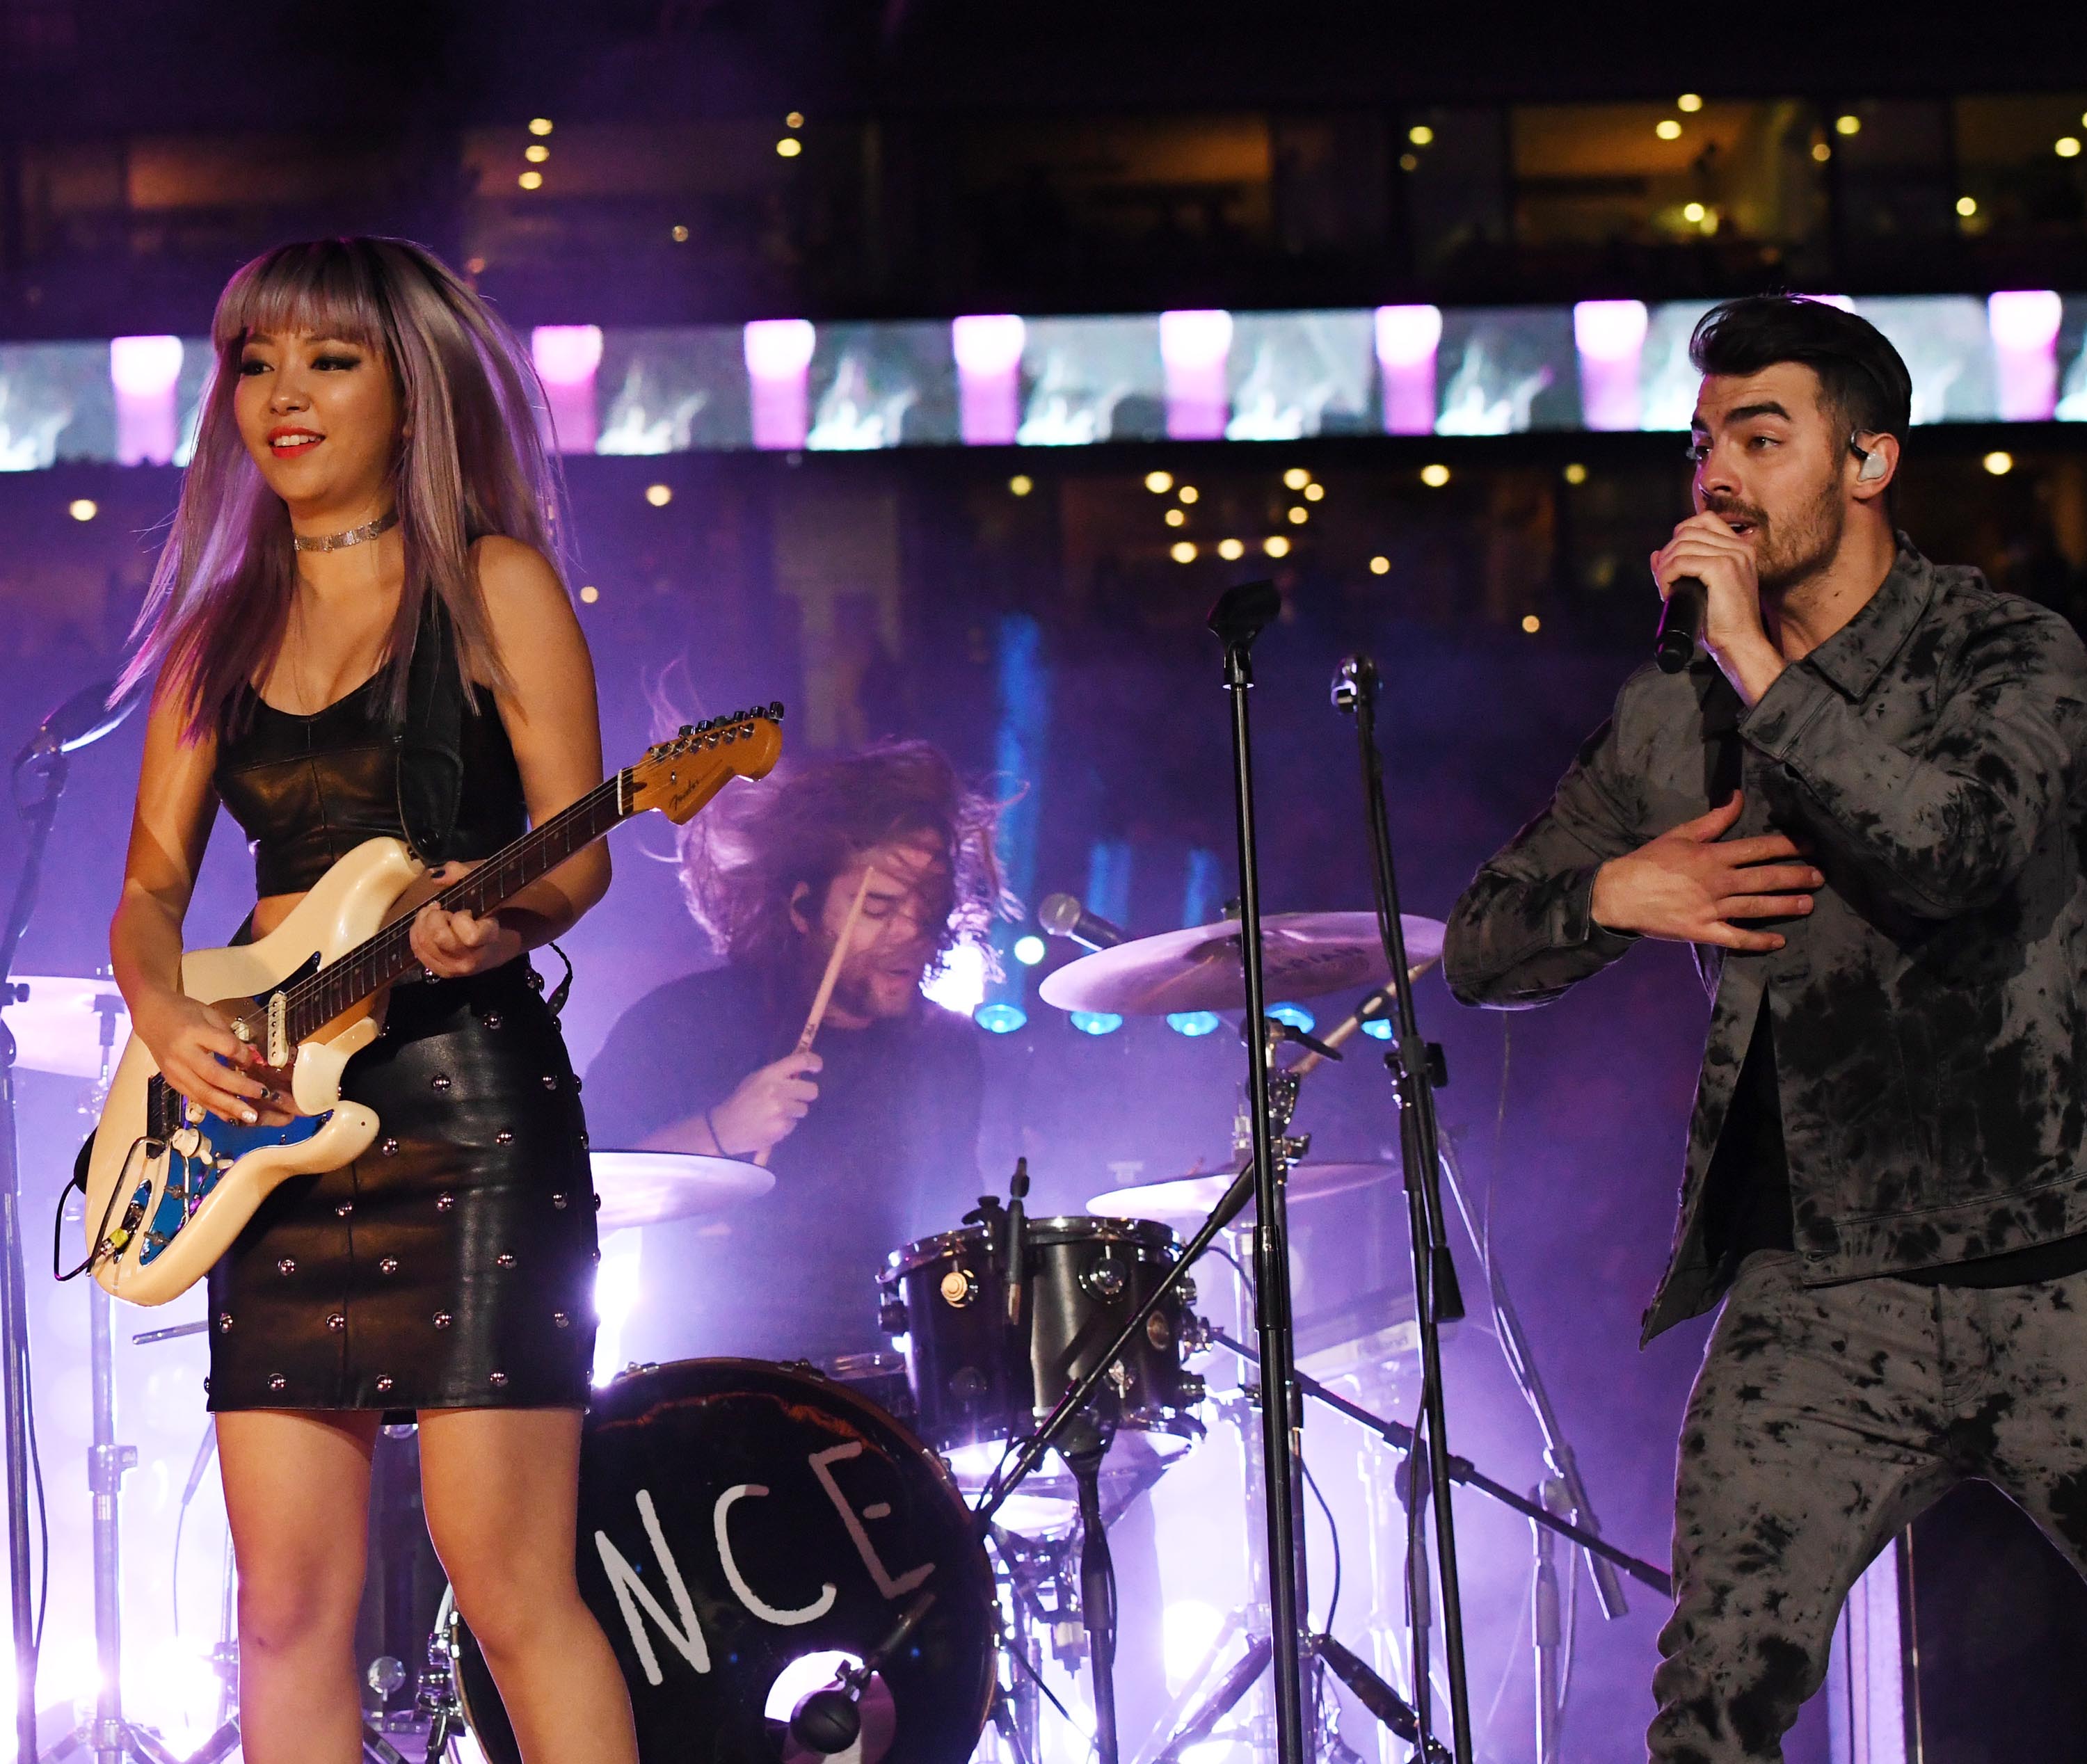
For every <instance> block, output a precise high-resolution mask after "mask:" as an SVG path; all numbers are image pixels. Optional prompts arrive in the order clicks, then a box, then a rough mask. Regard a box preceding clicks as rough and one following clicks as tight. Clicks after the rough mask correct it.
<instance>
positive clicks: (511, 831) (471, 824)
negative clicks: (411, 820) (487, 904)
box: [211, 669, 528, 897]
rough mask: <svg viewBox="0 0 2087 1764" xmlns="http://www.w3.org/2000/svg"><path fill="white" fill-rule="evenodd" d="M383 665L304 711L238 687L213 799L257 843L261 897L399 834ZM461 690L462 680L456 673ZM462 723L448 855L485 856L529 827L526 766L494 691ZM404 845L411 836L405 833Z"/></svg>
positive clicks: (307, 882)
mask: <svg viewBox="0 0 2087 1764" xmlns="http://www.w3.org/2000/svg"><path fill="white" fill-rule="evenodd" d="M384 679H385V671H384V670H382V669H379V670H378V672H377V673H376V674H375V675H373V676H372V677H371V678H370V679H369V680H365V681H364V682H363V684H361V685H360V686H358V687H357V688H356V689H355V690H354V691H353V692H350V693H348V696H347V697H344V698H339V699H336V700H335V701H334V702H333V703H332V704H331V705H327V706H326V709H323V710H321V711H318V712H316V713H315V714H313V715H311V716H309V717H299V716H293V715H292V714H290V713H289V712H288V711H284V710H277V709H275V708H274V707H272V706H271V705H269V703H268V702H267V701H266V700H265V699H263V698H262V697H261V695H260V694H259V693H258V692H255V691H254V689H253V688H251V687H250V686H249V687H245V688H241V694H242V700H243V701H242V702H241V705H239V706H238V707H237V714H236V715H234V716H233V717H232V718H229V719H228V722H229V726H230V730H231V732H229V733H226V734H223V735H220V736H219V738H218V747H217V765H216V770H215V771H214V772H213V773H212V774H211V782H213V783H214V784H215V785H216V789H217V794H218V798H219V800H220V801H221V802H222V803H224V806H225V807H226V808H227V809H228V810H229V811H230V812H231V814H232V818H233V820H236V821H237V822H238V823H239V824H240V826H241V828H242V829H245V833H246V837H248V839H250V841H252V842H253V844H254V888H255V891H256V893H257V894H258V895H259V896H261V897H267V896H268V895H271V894H297V893H302V892H303V891H304V890H305V889H306V888H309V887H311V886H312V884H314V883H315V882H317V881H318V879H319V878H320V877H321V876H324V875H325V874H326V871H327V869H328V868H329V867H331V865H332V864H333V863H335V861H336V860H337V859H340V858H343V857H344V856H346V855H347V854H348V853H349V852H350V851H352V850H354V849H355V848H356V846H359V845H361V843H362V842H363V841H365V839H374V838H376V837H378V836H379V835H380V834H388V835H389V836H390V837H392V838H394V839H405V838H408V835H407V833H406V830H405V824H404V819H403V812H402V809H401V806H400V792H399V786H400V777H399V773H400V767H401V764H402V752H401V748H400V744H399V737H398V735H397V734H396V732H395V731H394V729H393V728H392V726H391V724H390V723H389V722H387V721H386V718H385V717H384V715H383V712H382V704H383V681H384ZM460 688H461V682H459V692H460ZM472 697H474V698H475V699H476V702H477V709H478V714H476V716H474V715H472V714H471V713H470V712H469V711H466V712H465V713H464V714H463V717H462V718H461V719H460V722H459V748H460V757H461V759H462V761H463V778H462V787H461V789H460V790H459V793H458V798H457V812H456V821H455V828H454V829H453V830H452V832H451V833H450V837H449V838H448V840H447V842H446V846H445V849H444V850H442V852H441V853H440V854H438V855H439V856H440V857H442V858H443V859H478V858H489V857H491V856H492V855H493V853H494V852H496V851H497V850H499V849H500V848H501V846H505V845H506V844H508V843H510V842H511V841H513V840H515V839H519V837H521V836H522V834H523V833H524V832H525V831H526V830H527V825H528V810H527V804H526V803H525V801H524V799H523V794H522V773H521V770H520V769H519V767H518V766H517V765H516V764H515V762H514V748H513V747H512V745H510V743H509V741H508V739H507V728H506V724H505V723H503V722H501V720H500V710H499V706H498V705H497V703H496V701H494V698H493V692H492V690H491V688H489V687H484V686H475V687H473V688H472ZM408 842H409V843H410V840H408Z"/></svg>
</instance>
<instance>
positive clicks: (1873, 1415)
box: [1647, 1251, 2087, 1764]
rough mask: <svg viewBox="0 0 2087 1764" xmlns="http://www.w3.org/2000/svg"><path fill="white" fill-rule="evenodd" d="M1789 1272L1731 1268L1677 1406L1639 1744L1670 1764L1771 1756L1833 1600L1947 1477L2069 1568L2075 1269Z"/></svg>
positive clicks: (2085, 1490) (2086, 1469)
mask: <svg viewBox="0 0 2087 1764" xmlns="http://www.w3.org/2000/svg"><path fill="white" fill-rule="evenodd" d="M1802 1266H1803V1264H1802V1263H1801V1261H1800V1260H1799V1258H1798V1257H1797V1256H1795V1255H1790V1254H1786V1253H1783V1252H1779V1251H1761V1252H1760V1253H1757V1254H1756V1255H1752V1256H1749V1257H1748V1259H1747V1261H1746V1263H1745V1264H1744V1266H1743V1268H1741V1269H1740V1271H1739V1279H1738V1280H1737V1281H1736V1282H1735V1285H1734V1286H1733V1288H1732V1290H1731V1294H1730V1295H1729V1297H1727V1298H1726V1301H1725V1309H1724V1313H1723V1314H1722V1316H1721V1317H1719V1319H1718V1324H1717V1328H1716V1330H1715V1332H1714V1333H1713V1334H1712V1336H1711V1338H1710V1344H1709V1349H1708V1350H1707V1351H1706V1352H1705V1355H1704V1357H1703V1369H1702V1371H1701V1373H1700V1374H1698V1375H1697V1378H1696V1388H1695V1391H1694V1392H1693V1394H1692V1395H1691V1397H1690V1398H1689V1402H1688V1417H1687V1420H1686V1421H1685V1422H1684V1425H1683V1428H1682V1433H1681V1447H1680V1455H1679V1464H1678V1467H1677V1469H1676V1472H1675V1502H1674V1505H1675V1515H1674V1568H1675V1608H1674V1615H1673V1617H1672V1618H1671V1620H1670V1621H1668V1623H1667V1626H1666V1628H1665V1629H1663V1630H1661V1632H1660V1636H1659V1647H1660V1653H1661V1655H1662V1662H1661V1664H1660V1667H1659V1668H1658V1672H1655V1673H1654V1677H1653V1690H1654V1695H1655V1697H1656V1698H1658V1704H1659V1712H1658V1715H1657V1716H1656V1717H1655V1719H1654V1721H1653V1724H1652V1727H1651V1730H1650V1732H1649V1734H1648V1735H1647V1742H1648V1745H1649V1747H1650V1754H1651V1756H1652V1757H1653V1758H1655V1759H1659V1760H1665V1761H1668V1764H1741V1761H1742V1760H1744V1761H1747V1764H1760V1761H1762V1760H1780V1759H1781V1758H1782V1736H1783V1734H1784V1733H1785V1732H1787V1731H1788V1729H1789V1728H1790V1724H1792V1723H1793V1722H1794V1721H1795V1719H1797V1712H1798V1709H1799V1705H1800V1704H1802V1703H1803V1702H1804V1701H1805V1699H1806V1698H1808V1697H1809V1696H1811V1695H1812V1693H1813V1692H1814V1691H1816V1689H1818V1688H1819V1686H1820V1684H1821V1683H1823V1682H1824V1681H1825V1675H1826V1660H1827V1649H1828V1646H1829V1643H1830V1641H1831V1639H1832V1635H1833V1626H1834V1622H1835V1621H1836V1619H1837V1617H1838V1616H1839V1614H1840V1610H1841V1605H1842V1600H1844V1599H1845V1598H1846V1596H1847V1593H1848V1589H1849V1588H1850V1587H1851V1586H1853V1585H1854V1582H1855V1580H1856V1579H1857V1577H1858V1576H1859V1575H1860V1574H1861V1573H1862V1571H1863V1569H1864V1568H1865V1567H1867V1566H1868V1564H1869V1562H1870V1561H1871V1557H1874V1556H1875V1555H1876V1553H1877V1552H1878V1551H1879V1550H1880V1549H1881V1548H1882V1547H1883V1546H1884V1544H1885V1543H1887V1542H1888V1541H1889V1540H1890V1538H1891V1537H1892V1536H1893V1534H1895V1533H1896V1532H1897V1531H1898V1529H1899V1528H1901V1526H1903V1525H1905V1524H1906V1523H1908V1522H1909V1521H1910V1520H1911V1519H1913V1518H1914V1516H1915V1515H1918V1513H1919V1512H1921V1511H1922V1510H1923V1509H1924V1508H1926V1507H1927V1506H1930V1505H1931V1503H1933V1502H1935V1501H1936V1500H1937V1499H1939V1498H1940V1497H1941V1496H1942V1495H1943V1494H1944V1493H1947V1492H1948V1490H1949V1489H1951V1488H1952V1487H1953V1486H1954V1485H1956V1484H1957V1483H1958V1482H1960V1481H1963V1480H1964V1479H1965V1478H1966V1477H1970V1476H1983V1477H1984V1478H1986V1479H1987V1481H1991V1482H1992V1483H1995V1484H1996V1485H1998V1486H1999V1487H2000V1488H2001V1489H2004V1491H2005V1492H2006V1493H2008V1494H2009V1495H2010V1496H2012V1498H2014V1500H2015V1501H2016V1502H2018V1503H2019V1504H2020V1505H2021V1506H2022V1507H2023V1508H2024V1509H2025V1510H2026V1511H2027V1512H2028V1513H2029V1516H2030V1517H2031V1518H2033V1519H2034V1520H2035V1521H2036V1522H2037V1523H2038V1525H2039V1526H2041V1527H2042V1529H2043V1531H2044V1532H2045V1534H2046V1536H2048V1537H2049V1538H2050V1539H2051V1541H2052V1542H2053V1543H2055V1544H2056V1545H2058V1547H2059V1549H2062V1550H2064V1552H2065V1553H2066V1555H2067V1556H2068V1557H2069V1558H2070V1559H2071V1561H2072V1564H2073V1566H2075V1567H2076V1568H2077V1569H2079V1570H2081V1572H2082V1573H2083V1574H2087V1273H2081V1274H2077V1275H2073V1276H2068V1277H2067V1278H2065V1279H2063V1280H2050V1281H2046V1282H2042V1283H2040V1284H2037V1285H2026V1286H2011V1287H2000V1288H1995V1289H1990V1290H1979V1289H1972V1288H1963V1287H1931V1286H1923V1285H1914V1283H1912V1282H1911V1281H1908V1280H1892V1279H1889V1278H1881V1277H1880V1278H1877V1279H1872V1280H1853V1281H1850V1282H1848V1283H1846V1285H1837V1286H1821V1287H1809V1288H1807V1287H1806V1286H1804V1285H1802V1284H1801V1282H1800V1280H1799V1272H1800V1270H1801V1268H1802Z"/></svg>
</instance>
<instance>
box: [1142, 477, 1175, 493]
mask: <svg viewBox="0 0 2087 1764" xmlns="http://www.w3.org/2000/svg"><path fill="white" fill-rule="evenodd" d="M1145 488H1146V489H1148V490H1150V492H1152V493H1153V495H1154V496H1165V495H1166V494H1167V492H1168V491H1169V490H1172V488H1174V474H1173V473H1172V472H1171V471H1148V472H1147V473H1146V475H1145Z"/></svg>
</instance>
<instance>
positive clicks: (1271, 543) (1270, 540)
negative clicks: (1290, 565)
mask: <svg viewBox="0 0 2087 1764" xmlns="http://www.w3.org/2000/svg"><path fill="white" fill-rule="evenodd" d="M1261 549H1262V550H1263V551H1265V552H1267V553H1268V555H1269V556H1270V557H1287V556H1289V555H1290V541H1289V540H1288V539H1285V538H1284V537H1283V535H1281V534H1280V533H1271V534H1270V535H1268V537H1267V538H1266V539H1263V540H1262V541H1261Z"/></svg>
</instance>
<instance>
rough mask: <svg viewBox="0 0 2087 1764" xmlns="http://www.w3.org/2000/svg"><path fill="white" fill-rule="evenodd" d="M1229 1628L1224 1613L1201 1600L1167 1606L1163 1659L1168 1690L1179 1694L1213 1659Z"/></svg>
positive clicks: (1162, 1627) (1161, 1637) (1177, 1601)
mask: <svg viewBox="0 0 2087 1764" xmlns="http://www.w3.org/2000/svg"><path fill="white" fill-rule="evenodd" d="M1224 1626H1225V1617H1224V1613H1223V1612H1222V1611H1220V1610H1219V1609H1218V1608H1217V1607H1216V1606H1215V1605H1214V1604H1205V1603H1204V1602H1203V1600H1201V1599H1174V1600H1169V1601H1168V1603H1167V1613H1166V1617H1165V1620H1164V1621H1163V1622H1162V1624H1161V1625H1160V1629H1159V1657H1160V1660H1162V1662H1163V1664H1164V1665H1165V1668H1166V1672H1167V1689H1168V1690H1169V1691H1170V1692H1178V1691H1180V1689H1183V1688H1184V1687H1185V1686H1186V1685H1187V1684H1188V1682H1189V1679H1190V1678H1192V1677H1194V1676H1195V1673H1196V1671H1197V1668H1199V1667H1201V1665H1202V1664H1204V1662H1205V1661H1206V1660H1208V1659H1209V1658H1210V1650H1211V1649H1212V1648H1214V1647H1216V1646H1217V1643H1218V1636H1219V1634H1221V1633H1223V1630H1224Z"/></svg>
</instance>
